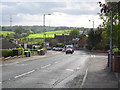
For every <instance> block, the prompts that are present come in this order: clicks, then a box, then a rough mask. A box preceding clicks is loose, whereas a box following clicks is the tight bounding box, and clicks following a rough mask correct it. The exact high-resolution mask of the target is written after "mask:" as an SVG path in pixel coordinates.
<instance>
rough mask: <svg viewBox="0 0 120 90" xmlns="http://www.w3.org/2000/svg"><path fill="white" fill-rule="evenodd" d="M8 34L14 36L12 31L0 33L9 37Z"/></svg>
mask: <svg viewBox="0 0 120 90" xmlns="http://www.w3.org/2000/svg"><path fill="white" fill-rule="evenodd" d="M8 34H14V32H12V31H0V35H3V36H7V35H8Z"/></svg>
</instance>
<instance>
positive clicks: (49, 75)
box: [2, 51, 91, 88]
mask: <svg viewBox="0 0 120 90" xmlns="http://www.w3.org/2000/svg"><path fill="white" fill-rule="evenodd" d="M39 57H41V56H39ZM39 57H37V58H32V57H31V58H32V60H28V61H23V62H19V61H20V60H19V61H14V62H12V63H7V64H3V65H2V88H56V87H65V83H67V82H68V81H69V80H71V79H72V78H73V77H75V76H76V75H77V74H78V73H79V74H80V73H81V75H82V76H83V75H84V74H85V70H86V68H85V66H86V64H87V63H88V62H89V57H91V54H89V53H88V52H85V51H75V52H74V54H67V55H66V54H65V53H64V52H61V53H59V54H57V55H54V56H49V57H43V58H39ZM22 59H24V58H22ZM81 79H82V77H81Z"/></svg>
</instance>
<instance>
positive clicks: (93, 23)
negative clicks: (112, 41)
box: [89, 20, 94, 30]
mask: <svg viewBox="0 0 120 90" xmlns="http://www.w3.org/2000/svg"><path fill="white" fill-rule="evenodd" d="M89 22H93V30H94V21H91V20H89Z"/></svg>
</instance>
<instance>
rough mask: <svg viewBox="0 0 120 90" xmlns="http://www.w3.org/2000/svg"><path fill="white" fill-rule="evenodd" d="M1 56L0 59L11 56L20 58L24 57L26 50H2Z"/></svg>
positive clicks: (0, 50)
mask: <svg viewBox="0 0 120 90" xmlns="http://www.w3.org/2000/svg"><path fill="white" fill-rule="evenodd" d="M0 52H1V54H2V55H1V56H0V57H9V56H19V55H24V49H23V48H17V49H0Z"/></svg>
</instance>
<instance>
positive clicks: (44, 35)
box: [26, 30, 71, 38]
mask: <svg viewBox="0 0 120 90" xmlns="http://www.w3.org/2000/svg"><path fill="white" fill-rule="evenodd" d="M70 31H71V30H64V31H63V30H60V31H49V32H44V33H39V34H30V35H29V36H27V37H26V38H54V35H55V34H56V35H62V34H64V33H65V35H69V32H70Z"/></svg>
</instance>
